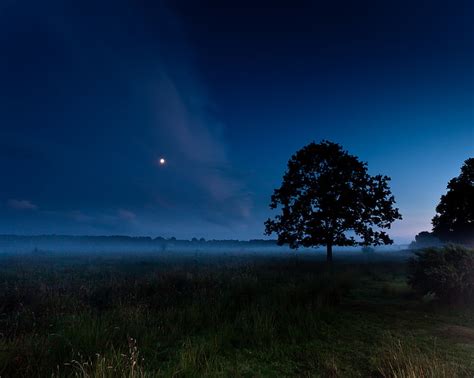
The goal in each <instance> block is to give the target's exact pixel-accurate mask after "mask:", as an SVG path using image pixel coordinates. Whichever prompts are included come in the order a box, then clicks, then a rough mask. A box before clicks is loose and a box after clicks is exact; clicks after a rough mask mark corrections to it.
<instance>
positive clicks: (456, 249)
mask: <svg viewBox="0 0 474 378" xmlns="http://www.w3.org/2000/svg"><path fill="white" fill-rule="evenodd" d="M415 255H416V257H414V258H413V259H411V260H410V274H409V278H408V282H409V284H410V285H411V286H412V287H413V288H414V289H416V290H418V291H419V292H420V293H421V294H430V293H432V294H435V295H436V296H437V297H438V298H439V299H440V300H443V301H449V302H457V301H465V300H469V299H472V298H474V250H469V249H467V248H464V247H461V246H454V245H450V246H446V247H443V248H428V249H424V250H421V251H419V252H416V254H415Z"/></svg>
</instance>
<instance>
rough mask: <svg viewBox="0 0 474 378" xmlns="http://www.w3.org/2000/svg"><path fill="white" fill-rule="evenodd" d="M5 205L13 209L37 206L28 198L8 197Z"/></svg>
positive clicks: (33, 208) (29, 208) (32, 208)
mask: <svg viewBox="0 0 474 378" xmlns="http://www.w3.org/2000/svg"><path fill="white" fill-rule="evenodd" d="M7 206H8V207H9V208H11V209H15V210H37V209H38V206H36V205H35V204H34V203H32V202H31V201H28V200H18V199H9V200H8V201H7Z"/></svg>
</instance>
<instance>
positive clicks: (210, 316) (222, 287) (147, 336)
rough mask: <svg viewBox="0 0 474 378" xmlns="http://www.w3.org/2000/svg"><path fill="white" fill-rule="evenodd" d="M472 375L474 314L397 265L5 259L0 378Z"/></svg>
mask: <svg viewBox="0 0 474 378" xmlns="http://www.w3.org/2000/svg"><path fill="white" fill-rule="evenodd" d="M473 375H474V310H473V309H472V308H466V307H459V308H453V307H451V308H447V307H443V306H441V305H438V304H437V303H436V301H433V300H431V299H430V298H419V297H417V296H416V295H415V294H414V293H413V292H412V291H411V290H410V288H409V287H408V286H407V284H406V262H405V261H404V260H401V259H387V258H383V259H382V258H373V259H372V260H371V261H367V260H366V259H365V258H364V259H363V258H360V259H357V258H351V259H339V260H336V262H335V266H334V268H333V270H332V271H328V270H327V269H326V267H325V265H324V263H323V262H322V261H321V259H320V258H316V257H312V256H310V255H296V256H295V257H291V256H290V255H284V256H280V257H278V256H273V257H272V256H258V255H248V254H242V255H237V254H233V255H231V254H227V255H226V254H221V255H213V256H211V255H206V254H203V253H200V254H199V255H197V254H178V253H175V254H171V253H167V254H164V253H162V254H157V255H151V254H143V255H140V254H130V255H125V254H121V255H115V256H114V255H112V254H107V255H104V256H100V255H82V256H80V255H69V256H68V255H59V254H56V255H53V254H38V253H37V254H35V255H32V254H29V255H23V256H13V255H10V256H7V255H4V256H2V257H0V376H2V377H11V376H25V377H36V376H49V377H50V376H78V377H88V376H98V377H115V376H127V377H141V376H150V377H153V376H164V377H168V376H196V377H197V376H236V377H239V376H249V377H253V376H269V377H270V376H302V377H303V376H308V377H309V376H324V377H326V376H335V377H336V376H341V377H345V376H361V377H367V376H375V377H378V376H382V377H443V376H445V377H454V376H473Z"/></svg>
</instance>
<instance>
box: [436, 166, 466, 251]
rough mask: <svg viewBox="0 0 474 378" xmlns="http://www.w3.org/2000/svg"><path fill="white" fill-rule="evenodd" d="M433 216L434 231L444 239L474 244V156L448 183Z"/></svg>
mask: <svg viewBox="0 0 474 378" xmlns="http://www.w3.org/2000/svg"><path fill="white" fill-rule="evenodd" d="M436 212H437V214H436V215H435V217H434V218H433V221H432V222H433V233H434V234H435V235H436V236H438V237H439V238H440V239H441V240H442V241H446V242H452V243H461V244H467V245H474V158H470V159H467V160H466V161H465V162H464V165H463V166H462V168H461V174H460V175H459V176H458V177H455V178H453V179H452V180H451V181H449V183H448V192H447V193H446V194H445V195H443V196H442V197H441V201H440V203H439V204H438V206H437V207H436Z"/></svg>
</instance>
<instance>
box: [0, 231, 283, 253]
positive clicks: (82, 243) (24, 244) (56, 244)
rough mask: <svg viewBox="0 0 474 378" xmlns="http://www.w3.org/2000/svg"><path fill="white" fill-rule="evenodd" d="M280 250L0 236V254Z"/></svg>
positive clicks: (237, 244)
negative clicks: (24, 252)
mask: <svg viewBox="0 0 474 378" xmlns="http://www.w3.org/2000/svg"><path fill="white" fill-rule="evenodd" d="M204 248H205V249H223V248H228V249H253V248H259V249H262V248H281V247H278V246H277V243H276V241H275V240H263V239H254V240H246V241H242V240H214V239H213V240H206V239H204V238H200V239H198V238H193V239H191V240H180V239H176V238H175V237H171V238H163V237H160V236H159V237H155V238H152V237H149V236H122V235H115V236H114V235H113V236H73V235H32V236H27V235H0V252H19V251H84V252H85V251H108V250H110V251H112V250H113V251H131V250H140V251H166V250H176V249H180V250H182V249H194V250H199V249H204Z"/></svg>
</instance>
